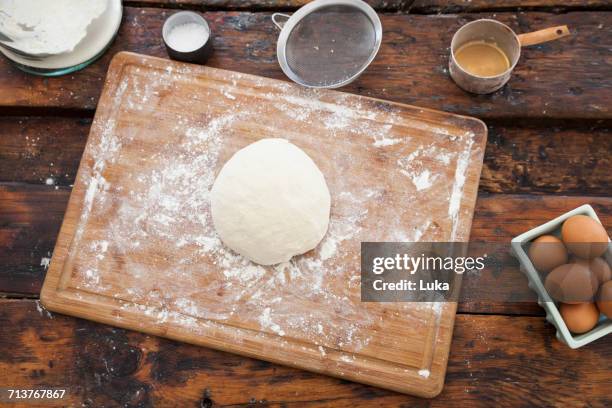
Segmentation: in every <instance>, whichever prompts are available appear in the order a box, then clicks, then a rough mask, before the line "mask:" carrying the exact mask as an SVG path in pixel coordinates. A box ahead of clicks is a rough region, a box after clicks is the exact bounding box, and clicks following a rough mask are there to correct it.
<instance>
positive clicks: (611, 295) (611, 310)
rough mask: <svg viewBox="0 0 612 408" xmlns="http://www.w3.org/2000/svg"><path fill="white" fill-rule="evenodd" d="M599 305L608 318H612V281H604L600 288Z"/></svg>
mask: <svg viewBox="0 0 612 408" xmlns="http://www.w3.org/2000/svg"><path fill="white" fill-rule="evenodd" d="M597 307H598V308H599V311H600V312H601V313H603V314H604V315H606V317H607V318H608V319H612V281H608V282H606V283H604V284H603V285H601V288H599V293H598V294H597Z"/></svg>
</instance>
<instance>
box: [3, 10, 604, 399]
mask: <svg viewBox="0 0 612 408" xmlns="http://www.w3.org/2000/svg"><path fill="white" fill-rule="evenodd" d="M305 2H306V1H305V0H263V1H255V0H245V1H239V0H140V1H124V5H125V8H124V20H123V23H122V27H121V29H120V32H119V35H118V37H117V39H116V40H115V42H114V45H113V46H112V48H111V49H110V50H109V51H108V52H107V53H106V54H105V55H104V56H103V57H102V58H101V59H100V60H99V61H98V62H96V63H94V64H93V65H92V66H90V67H88V68H86V69H85V70H83V71H81V72H78V73H75V74H71V75H67V76H64V77H60V78H40V77H34V76H30V75H27V74H24V73H22V72H20V71H19V70H17V69H16V68H14V67H12V66H11V65H10V64H9V63H8V62H7V61H6V60H5V59H1V60H0V296H1V298H0V387H13V388H44V387H66V388H68V389H69V391H68V396H67V398H66V399H65V400H63V403H62V405H65V406H87V407H114V406H129V407H148V406H181V407H212V406H215V407H216V406H243V405H253V406H282V407H294V406H295V407H302V406H306V407H314V406H338V407H376V406H393V407H395V406H405V407H409V406H444V407H446V406H449V405H452V406H454V405H459V406H468V405H469V406H472V405H481V406H491V405H499V406H550V405H557V406H585V405H587V406H602V407H604V406H612V393H611V390H612V375H611V374H612V347H611V346H612V337H611V336H608V337H605V338H603V339H600V340H598V341H596V342H594V343H592V344H589V345H587V346H585V347H583V348H581V349H578V350H571V349H569V348H568V347H567V346H565V345H564V344H561V343H559V342H558V341H557V340H556V339H555V336H554V334H555V333H554V329H553V327H552V326H551V325H549V324H547V323H546V322H545V320H544V317H543V311H542V309H540V308H539V307H538V306H537V305H536V304H535V303H525V302H522V303H516V304H513V303H508V302H502V301H500V302H472V301H471V302H465V303H461V304H460V305H459V314H458V316H457V319H456V323H455V334H454V338H453V343H452V347H451V353H450V358H449V367H448V372H447V376H446V386H445V388H444V390H443V391H442V393H441V394H440V396H438V397H437V398H435V399H433V400H424V399H419V398H414V397H410V396H406V395H401V394H397V393H394V392H391V391H385V390H382V389H378V388H374V387H369V386H365V385H360V384H356V383H351V382H347V381H342V380H338V379H333V378H329V377H325V376H321V375H316V374H312V373H309V372H305V371H300V370H297V369H292V368H287V367H282V366H277V365H274V364H271V363H266V362H262V361H258V360H252V359H248V358H244V357H238V356H235V355H231V354H228V353H223V352H218V351H213V350H209V349H205V348H200V347H195V346H190V345H185V344H180V343H177V342H173V341H170V340H165V339H160V338H156V337H152V336H147V335H143V334H140V333H135V332H129V331H126V330H121V329H116V328H112V327H108V326H104V325H100V324H95V323H91V322H87V321H84V320H80V319H75V318H70V317H65V316H61V315H58V314H53V313H49V312H47V311H46V310H44V309H42V308H41V306H40V304H39V302H38V300H37V298H38V294H39V291H40V287H41V284H42V281H43V279H44V275H45V269H46V268H45V265H46V262H47V261H48V259H49V258H50V257H51V252H52V250H53V247H54V244H55V239H56V236H57V234H58V231H59V227H60V225H61V222H62V218H63V214H64V211H65V208H66V203H67V200H68V197H69V195H70V190H71V186H72V183H73V182H74V178H75V175H76V171H77V167H78V164H79V160H80V158H81V154H82V152H83V148H84V145H85V141H86V138H87V134H88V132H89V127H90V124H91V120H92V117H93V114H94V111H95V108H96V103H97V99H98V96H99V94H100V90H101V86H102V83H103V79H104V76H105V72H106V69H107V67H108V63H109V61H110V59H111V57H112V55H113V54H115V53H116V52H118V51H121V50H130V51H136V52H140V53H143V54H149V55H156V56H162V57H165V56H166V53H165V50H164V48H163V45H162V43H161V40H160V33H161V25H162V23H163V21H164V19H165V18H166V17H167V16H168V15H169V14H171V13H172V12H174V9H178V8H187V9H193V10H197V11H200V12H202V13H203V14H204V16H205V17H206V19H207V20H208V21H209V23H210V25H211V28H212V30H213V32H214V33H215V54H214V56H213V58H212V59H211V60H210V62H209V64H210V65H211V66H215V67H221V68H226V69H231V70H236V71H241V72H248V73H253V74H258V75H263V76H267V77H272V78H279V79H285V77H284V75H283V73H282V72H281V70H280V68H279V67H278V64H277V62H276V56H275V47H276V37H277V34H278V33H277V31H276V29H275V27H274V25H273V24H272V23H271V21H270V15H271V13H272V12H274V11H277V10H283V11H293V10H295V9H296V8H297V7H298V6H299V5H301V4H302V3H305ZM369 3H371V4H372V5H374V6H375V7H376V8H377V10H378V11H379V13H380V16H381V20H382V23H383V28H384V36H383V44H382V47H381V50H380V52H379V54H378V57H377V58H376V60H375V61H374V63H373V64H372V65H371V66H370V67H369V68H368V70H367V71H366V72H365V73H364V74H363V76H362V77H361V78H360V79H359V80H358V81H356V82H354V83H353V84H351V85H350V86H348V87H346V88H344V89H343V90H344V91H347V92H352V93H358V94H362V95H367V96H374V97H378V98H383V99H389V100H392V101H397V102H404V103H409V104H414V105H420V106H424V107H431V108H436V109H442V110H446V111H450V112H456V113H462V114H468V115H472V116H476V117H479V118H481V119H483V120H484V121H485V122H486V123H487V125H488V128H489V140H488V145H487V149H486V155H485V162H484V167H483V172H482V177H481V181H480V189H479V198H478V203H477V206H476V211H475V216H474V222H473V226H472V232H471V239H472V240H474V241H495V242H509V241H510V239H511V238H512V237H513V236H515V235H517V234H519V233H521V232H524V231H526V230H528V229H530V228H532V227H534V226H536V225H539V224H541V223H543V222H545V221H547V220H549V219H551V218H554V217H556V216H558V215H560V214H561V213H563V212H565V211H567V210H570V209H572V208H575V207H577V206H579V205H581V204H584V203H590V204H592V205H593V207H594V208H595V210H596V211H597V213H598V215H599V217H600V218H601V220H602V222H603V223H604V225H606V226H607V227H608V232H612V197H611V194H610V191H611V187H612V173H611V171H610V166H611V156H612V155H611V153H612V134H611V130H610V128H611V124H612V117H611V112H610V108H611V107H612V53H611V49H612V6H611V5H610V2H609V1H606V0H587V1H578V0H570V1H546V0H528V1H524V2H520V1H517V0H499V1H492V0H472V1H464V0H451V1H441V0H414V1H411V0H405V1H402V0H374V1H369ZM482 17H491V18H496V19H498V20H501V21H503V22H505V23H507V24H509V25H510V26H511V27H513V28H514V29H515V30H516V31H517V32H527V31H530V30H537V29H540V28H544V27H548V26H553V25H561V24H567V25H568V26H569V27H570V30H571V31H572V33H573V34H572V36H571V37H568V38H565V39H562V40H559V41H556V42H551V43H548V44H543V45H539V46H534V47H530V48H527V49H524V50H523V55H522V57H521V58H522V59H521V61H520V63H519V65H518V67H517V68H516V70H515V72H514V75H513V77H512V79H511V80H510V82H509V84H508V85H507V86H506V87H504V88H503V89H502V90H501V91H498V92H496V93H494V94H492V95H487V96H472V95H469V94H466V93H464V92H463V91H461V90H460V89H458V88H457V87H456V86H455V85H454V84H453V82H452V81H451V80H450V78H449V77H448V71H447V61H448V52H449V51H448V46H449V44H450V39H451V37H452V34H453V32H454V31H455V30H456V29H457V28H458V27H459V26H461V25H462V24H464V23H466V22H468V21H470V20H473V19H476V18H482ZM503 273H504V274H506V275H507V276H506V277H505V279H504V282H505V283H506V287H505V288H504V290H506V291H507V292H508V293H515V294H519V295H520V296H526V294H527V293H528V292H529V289H528V288H527V283H526V279H525V278H524V277H523V276H522V275H521V274H520V272H519V271H518V268H517V267H516V265H510V266H509V267H508V268H507V269H504V271H503ZM0 404H1V403H0ZM24 406H32V405H24Z"/></svg>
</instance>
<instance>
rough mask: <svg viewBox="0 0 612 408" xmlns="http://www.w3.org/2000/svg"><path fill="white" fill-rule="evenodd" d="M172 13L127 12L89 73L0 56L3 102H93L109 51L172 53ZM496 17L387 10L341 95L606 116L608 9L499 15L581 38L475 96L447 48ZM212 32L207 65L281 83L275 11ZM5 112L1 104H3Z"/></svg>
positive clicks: (525, 59) (534, 54)
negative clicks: (456, 35) (467, 26)
mask: <svg viewBox="0 0 612 408" xmlns="http://www.w3.org/2000/svg"><path fill="white" fill-rule="evenodd" d="M169 13H170V12H169V11H168V10H164V9H151V8H142V9H140V8H138V9H135V8H131V7H126V8H125V16H124V21H123V24H122V27H121V29H120V32H119V36H118V38H117V39H116V41H115V43H114V44H113V46H112V47H111V49H110V50H109V52H107V53H106V54H105V55H104V57H103V58H102V59H101V60H100V61H98V62H96V63H95V64H93V65H92V66H90V67H88V68H86V69H85V70H83V71H81V72H78V73H75V74H72V75H68V76H65V77H60V78H51V79H43V78H37V77H33V76H30V75H27V74H24V73H22V72H20V71H18V70H17V69H16V68H14V67H12V66H10V65H9V63H8V62H7V61H6V60H5V59H2V60H1V61H0V87H2V89H4V90H5V92H2V94H0V107H4V109H6V107H11V111H12V112H14V111H15V110H16V109H23V108H27V107H30V108H32V107H53V108H62V109H64V108H66V109H85V110H92V109H94V108H95V106H96V103H97V99H98V97H99V94H100V89H101V86H102V81H103V78H104V75H105V73H106V70H107V67H108V63H109V61H110V58H111V57H112V55H114V54H115V53H116V52H118V51H121V50H131V51H137V52H141V53H145V54H149V55H155V56H166V52H165V50H164V48H163V45H162V43H161V40H160V32H161V25H162V24H163V21H164V19H165V18H166V17H167V16H168V15H169ZM491 16H492V15H491V14H486V13H483V14H474V15H470V14H466V15H461V16H424V15H401V14H384V15H382V16H381V18H382V22H383V27H384V32H385V34H384V36H383V37H384V38H383V45H382V47H381V50H380V52H379V54H378V56H377V58H376V59H375V61H374V62H373V64H372V65H371V66H370V67H369V68H368V70H366V72H365V73H364V74H363V76H362V77H361V78H359V80H357V81H356V82H354V83H353V84H351V85H350V86H347V87H346V88H345V89H343V90H344V91H347V92H352V93H359V94H361V95H365V96H373V97H377V98H381V99H388V100H392V101H396V102H403V103H409V104H413V105H419V106H424V107H430V108H436V109H442V110H446V111H451V112H457V113H463V114H468V115H472V116H477V117H481V118H492V117H506V118H516V117H531V118H540V117H554V118H609V117H610V106H612V96H611V95H612V93H610V92H604V90H605V89H610V87H611V86H612V84H611V81H612V79H611V78H610V75H609V72H610V70H611V63H612V62H611V59H610V54H609V50H608V44H607V41H606V39H607V38H609V37H610V35H611V33H612V15H611V14H606V13H603V14H602V13H597V12H572V13H565V14H548V13H532V12H529V13H520V14H515V13H496V14H495V18H497V19H499V20H501V21H503V22H505V23H508V24H509V25H510V26H511V27H513V28H515V29H516V30H517V31H518V32H527V31H531V30H536V29H540V28H543V27H547V26H554V25H563V24H567V25H568V26H569V27H570V30H573V32H575V33H576V34H575V35H573V36H571V37H569V38H565V39H562V40H559V41H555V42H551V43H547V44H543V45H540V46H536V47H531V48H528V49H525V50H524V52H523V56H522V59H521V62H520V64H519V66H518V67H517V68H516V70H515V73H514V76H513V77H512V79H511V80H510V83H509V84H508V85H507V86H506V87H505V88H503V90H501V91H498V92H496V93H494V94H492V95H486V96H472V95H469V94H467V93H465V92H463V91H462V90H460V89H459V88H458V87H457V86H455V85H454V83H453V82H452V80H451V79H450V78H449V77H448V73H447V64H448V46H449V44H450V40H451V37H452V34H453V32H454V31H455V30H456V29H457V28H459V27H460V26H461V25H462V24H464V23H466V22H468V21H470V20H472V19H474V18H482V17H491ZM205 17H206V18H207V20H208V21H209V23H210V25H211V27H212V30H213V33H214V35H215V53H214V55H213V57H212V59H211V60H210V61H209V63H210V65H211V66H214V67H220V68H225V69H230V70H236V71H241V72H246V73H252V74H258V75H262V76H266V77H272V78H280V79H285V77H284V75H283V74H282V72H281V70H280V68H279V66H278V63H277V61H276V56H275V50H276V38H277V36H278V32H277V30H276V28H275V27H274V25H273V24H271V22H270V14H269V13H248V12H244V13H241V12H211V13H206V14H205ZM0 110H2V108H0Z"/></svg>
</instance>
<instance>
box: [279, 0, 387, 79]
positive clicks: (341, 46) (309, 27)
mask: <svg viewBox="0 0 612 408" xmlns="http://www.w3.org/2000/svg"><path fill="white" fill-rule="evenodd" d="M281 19H284V21H281ZM272 21H273V22H274V24H275V25H276V26H277V27H278V28H279V29H280V30H281V33H280V36H279V37H278V43H277V46H276V54H277V57H278V63H279V64H280V67H281V69H282V70H283V72H284V73H285V75H287V76H288V77H289V78H290V79H291V80H293V81H295V82H297V83H298V84H300V85H303V86H307V87H310V88H338V87H341V86H344V85H347V84H349V83H351V82H352V81H354V80H355V79H356V78H357V77H358V76H359V75H360V74H361V73H362V72H363V71H364V70H365V69H366V68H367V67H368V65H370V63H371V62H372V60H373V59H374V57H375V56H376V53H377V52H378V49H379V48H380V43H381V40H382V25H381V23H380V19H379V18H378V15H377V14H376V12H375V11H374V9H372V7H370V6H369V5H368V4H367V3H365V2H363V1H361V0H315V1H313V2H311V3H308V4H307V5H305V6H303V7H302V8H300V9H299V10H298V11H296V12H295V13H294V14H293V15H292V16H288V15H286V14H282V13H274V14H273V15H272Z"/></svg>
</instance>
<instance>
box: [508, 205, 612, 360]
mask: <svg viewBox="0 0 612 408" xmlns="http://www.w3.org/2000/svg"><path fill="white" fill-rule="evenodd" d="M579 214H581V215H586V216H589V217H591V218H593V219H594V220H596V221H597V222H599V223H601V221H599V218H598V217H597V214H595V211H594V210H593V207H591V206H590V205H588V204H585V205H583V206H580V207H578V208H576V209H573V210H571V211H569V212H566V213H565V214H563V215H561V216H560V217H557V218H555V219H554V220H552V221H549V222H547V223H545V224H542V225H540V226H538V227H536V228H533V229H531V230H529V231H527V232H525V233H523V234H521V235H519V236H517V237H515V238H513V239H512V255H513V256H514V257H515V258H517V259H518V261H519V264H520V268H521V271H522V272H523V273H524V274H525V275H526V276H527V280H528V282H529V283H528V284H529V288H530V289H531V290H533V291H534V292H536V293H537V295H538V304H539V305H540V306H541V307H542V308H543V309H544V310H545V311H546V320H547V321H548V322H549V323H551V324H552V325H553V326H555V328H556V329H557V338H558V339H559V340H560V341H562V342H563V343H565V344H567V345H568V346H569V347H571V348H573V349H576V348H579V347H582V346H584V345H585V344H588V343H590V342H592V341H595V340H597V339H599V338H601V337H603V336H605V335H607V334H609V333H611V332H612V319H606V317H605V316H604V315H600V316H599V322H598V323H597V326H595V327H594V328H593V329H592V330H591V331H589V332H587V333H584V334H572V333H571V332H570V331H569V329H568V328H567V326H566V325H565V322H564V321H563V318H562V317H561V314H560V313H559V309H558V308H557V304H556V302H555V301H554V300H553V299H552V298H551V297H550V295H549V294H548V292H547V291H546V289H545V288H544V282H542V279H541V277H540V274H539V273H538V272H537V271H536V269H535V267H534V266H533V264H532V263H531V260H530V259H529V256H528V255H527V251H528V249H529V245H530V242H531V241H533V240H534V239H536V238H537V237H539V236H540V235H544V234H550V235H555V236H557V237H560V235H561V225H562V224H563V222H564V221H565V220H566V219H568V218H569V217H572V216H574V215H579ZM608 241H610V239H609V238H608ZM604 257H605V259H606V261H607V262H608V263H609V264H611V265H612V245H608V250H607V251H606V253H605V254H604Z"/></svg>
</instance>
